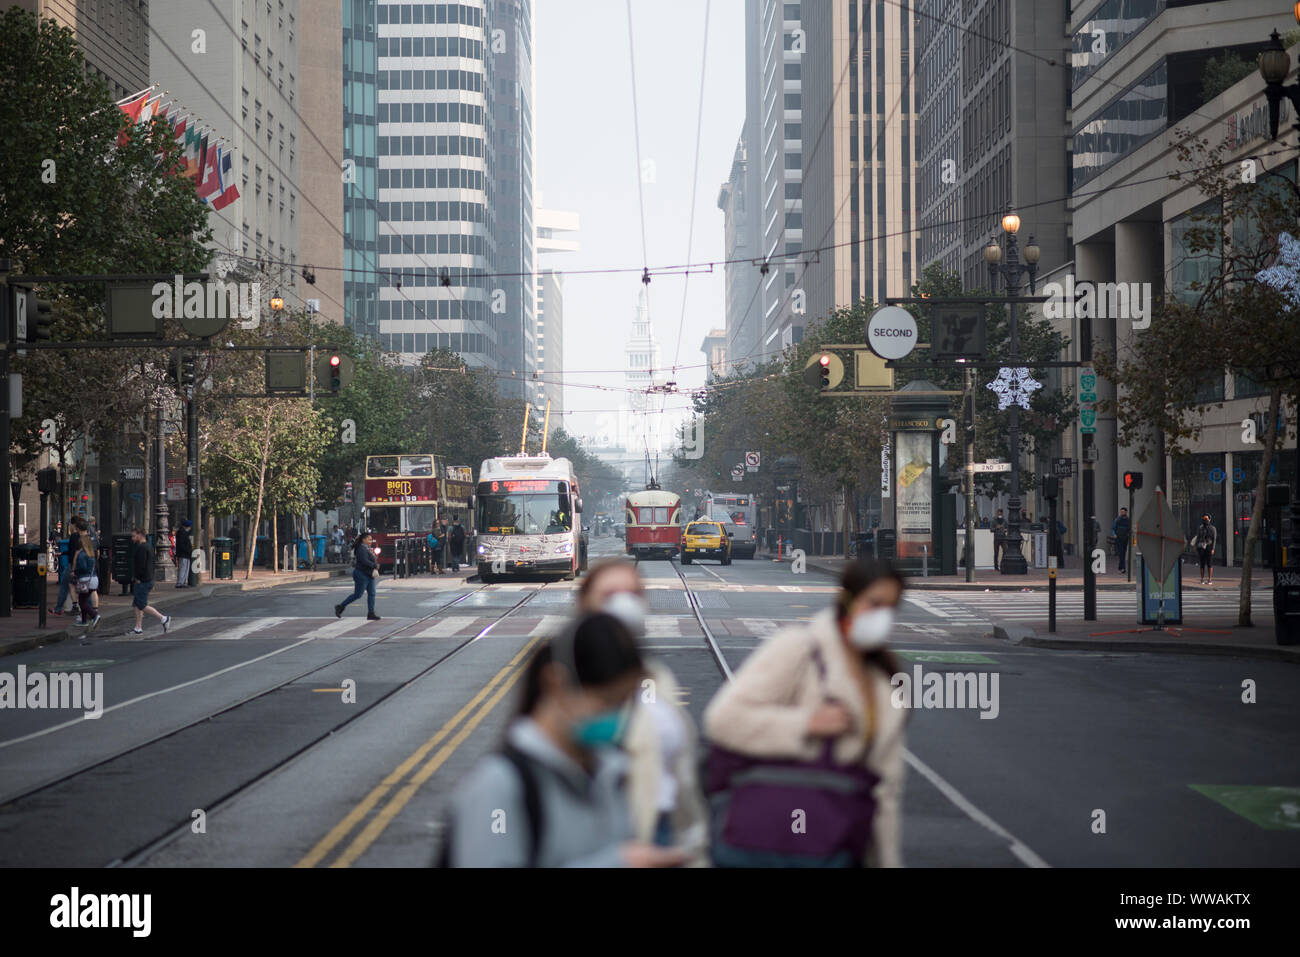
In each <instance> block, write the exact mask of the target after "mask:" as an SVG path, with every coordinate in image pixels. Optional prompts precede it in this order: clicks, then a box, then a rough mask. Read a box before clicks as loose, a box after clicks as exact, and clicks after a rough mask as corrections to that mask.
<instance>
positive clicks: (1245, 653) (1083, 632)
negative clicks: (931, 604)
mask: <svg viewBox="0 0 1300 957" xmlns="http://www.w3.org/2000/svg"><path fill="white" fill-rule="evenodd" d="M760 557H762V558H766V559H767V560H769V561H771V560H773V559H774V556H772V555H770V554H768V555H765V556H760ZM788 560H789V559H788V558H783V559H782V561H788ZM807 562H808V566H809V567H810V568H817V569H820V570H821V571H825V572H828V573H830V574H832V575H835V576H838V575H839V574H840V572H841V571H842V570H843V569H844V566H845V565H846V564H847V562H846V561H845V560H844V559H842V558H832V557H829V556H815V557H810V558H808V559H807ZM1194 571H1195V569H1192V568H1190V567H1189V568H1186V569H1185V570H1184V578H1183V591H1184V593H1186V594H1189V595H1190V594H1194V593H1196V594H1215V593H1218V594H1224V593H1227V594H1228V595H1230V596H1231V597H1232V599H1233V600H1234V601H1235V600H1236V599H1237V597H1238V595H1239V586H1240V583H1241V572H1240V570H1239V569H1234V568H1220V569H1217V570H1216V574H1217V575H1218V578H1217V579H1216V582H1215V584H1214V585H1200V584H1198V583H1196V582H1191V583H1189V582H1188V580H1187V576H1188V575H1189V574H1190V573H1191V572H1194ZM1234 572H1235V574H1234ZM975 577H976V580H975V582H974V583H968V582H967V581H966V574H965V571H964V570H963V571H962V572H961V573H960V574H958V575H956V576H953V575H931V576H929V577H928V578H922V577H921V576H919V575H916V576H908V579H907V587H908V589H909V590H927V589H928V590H940V589H943V590H950V591H966V592H979V593H983V592H1008V591H1009V592H1020V593H1025V592H1029V593H1031V594H1034V595H1036V596H1037V598H1036V600H1037V601H1040V602H1042V608H1043V616H1042V619H1041V620H1040V621H1039V620H1036V621H1033V622H1028V623H1027V622H1023V621H1017V622H1014V623H1012V622H998V621H996V620H995V621H994V622H993V637H995V638H999V639H1003V640H1006V641H1008V642H1010V643H1011V644H1014V645H1025V646H1029V647H1034V648H1053V649H1058V650H1078V649H1087V650H1090V651H1127V652H1166V653H1173V654H1201V655H1229V656H1233V657H1242V658H1256V659H1266V660H1271V661H1290V662H1295V663H1300V645H1279V644H1278V643H1277V635H1276V632H1275V631H1274V625H1273V576H1272V572H1266V574H1264V575H1252V576H1251V597H1252V601H1251V620H1252V621H1253V622H1254V626H1253V627H1250V628H1242V627H1239V626H1238V625H1237V616H1236V614H1235V613H1230V614H1226V615H1225V614H1224V612H1223V611H1218V610H1216V611H1215V612H1214V613H1213V615H1212V617H1204V618H1203V617H1200V616H1196V617H1195V620H1191V619H1188V620H1187V621H1186V624H1185V625H1184V626H1176V625H1170V626H1166V627H1165V628H1164V629H1163V630H1156V629H1155V628H1153V627H1152V626H1148V625H1139V624H1137V623H1136V617H1137V616H1136V614H1135V613H1131V614H1125V615H1123V616H1120V617H1116V616H1115V615H1114V614H1109V615H1105V616H1104V617H1102V618H1101V619H1100V620H1098V621H1081V620H1079V619H1078V618H1069V619H1066V618H1063V617H1061V616H1060V615H1059V614H1058V616H1057V619H1056V631H1055V632H1049V631H1048V620H1047V601H1046V597H1047V594H1046V593H1047V590H1048V577H1047V569H1045V568H1030V569H1029V571H1028V573H1027V574H1025V575H1014V576H1013V575H1003V574H1001V573H1000V572H994V571H993V570H992V569H976V570H975ZM1056 588H1057V591H1058V592H1062V591H1071V592H1078V591H1082V590H1083V569H1082V568H1064V569H1059V570H1058V571H1057V578H1056ZM1135 588H1136V583H1135V582H1129V581H1126V576H1123V575H1120V574H1118V573H1117V572H1113V571H1112V572H1108V573H1107V574H1105V575H1099V576H1097V589H1098V590H1099V591H1107V592H1115V591H1127V592H1129V593H1130V594H1131V593H1133V591H1134V589H1135ZM1135 610H1136V601H1135ZM996 614H997V613H996V612H993V617H995V618H996Z"/></svg>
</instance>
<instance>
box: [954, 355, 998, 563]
mask: <svg viewBox="0 0 1300 957" xmlns="http://www.w3.org/2000/svg"><path fill="white" fill-rule="evenodd" d="M962 404H963V406H964V412H965V415H964V416H963V418H964V419H965V422H963V423H962V425H963V428H964V431H965V433H966V548H965V552H966V581H968V582H973V581H975V370H974V369H973V368H972V367H971V366H969V365H968V366H967V367H966V395H965V396H963V397H962ZM995 547H996V546H995Z"/></svg>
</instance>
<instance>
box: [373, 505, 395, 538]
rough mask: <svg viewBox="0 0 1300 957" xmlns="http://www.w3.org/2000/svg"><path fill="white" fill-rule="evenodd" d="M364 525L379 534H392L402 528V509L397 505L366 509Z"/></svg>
mask: <svg viewBox="0 0 1300 957" xmlns="http://www.w3.org/2000/svg"><path fill="white" fill-rule="evenodd" d="M366 527H367V528H369V529H370V530H371V531H372V532H378V533H379V534H381V535H393V534H395V533H397V532H400V531H401V530H402V509H401V506H399V505H393V506H390V507H388V508H368V509H366Z"/></svg>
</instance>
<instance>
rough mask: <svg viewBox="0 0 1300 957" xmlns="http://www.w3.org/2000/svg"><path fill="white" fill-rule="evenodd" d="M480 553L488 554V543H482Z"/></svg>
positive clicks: (479, 548)
mask: <svg viewBox="0 0 1300 957" xmlns="http://www.w3.org/2000/svg"><path fill="white" fill-rule="evenodd" d="M478 553H479V554H480V555H486V554H487V546H486V545H480V546H479V547H478Z"/></svg>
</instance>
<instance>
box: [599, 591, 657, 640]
mask: <svg viewBox="0 0 1300 957" xmlns="http://www.w3.org/2000/svg"><path fill="white" fill-rule="evenodd" d="M601 611H603V612H604V613H605V614H607V615H613V616H614V617H615V618H617V619H618V620H619V621H621V622H622V623H623V624H624V625H626V626H627V628H628V630H629V631H630V632H632V634H634V635H638V636H639V635H642V634H644V633H645V619H646V615H647V614H649V612H650V607H649V605H648V604H647V603H646V600H645V599H644V598H642V597H641V596H640V595H634V594H633V593H632V592H630V591H619V592H615V593H614V594H612V595H610V596H609V597H608V598H606V599H605V604H604V605H603V606H602V607H601Z"/></svg>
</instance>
